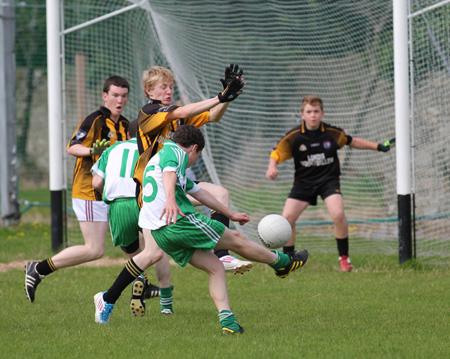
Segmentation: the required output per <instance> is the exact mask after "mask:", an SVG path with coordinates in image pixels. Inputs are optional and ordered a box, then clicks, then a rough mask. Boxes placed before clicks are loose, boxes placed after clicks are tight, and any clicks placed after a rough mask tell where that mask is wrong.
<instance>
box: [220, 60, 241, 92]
mask: <svg viewBox="0 0 450 359" xmlns="http://www.w3.org/2000/svg"><path fill="white" fill-rule="evenodd" d="M243 73H244V71H242V70H239V65H233V64H231V65H230V66H227V67H225V78H223V79H220V82H222V86H223V89H224V90H225V89H226V88H227V86H228V84H229V83H230V82H231V80H234V79H235V78H236V77H241V76H242V74H243Z"/></svg>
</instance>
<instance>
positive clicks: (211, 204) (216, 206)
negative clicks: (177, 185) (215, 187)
mask: <svg viewBox="0 0 450 359" xmlns="http://www.w3.org/2000/svg"><path fill="white" fill-rule="evenodd" d="M191 196H192V197H194V198H195V199H196V200H197V201H199V202H201V203H202V204H203V205H205V206H207V207H208V208H211V209H213V210H215V211H217V212H220V213H222V214H223V215H225V216H227V217H228V218H229V219H230V220H232V221H233V222H239V224H240V225H241V226H242V225H244V224H245V223H247V222H248V221H250V217H249V216H248V215H247V214H246V213H237V212H233V211H232V210H231V209H229V208H228V207H227V206H225V205H223V204H222V203H220V202H219V201H218V200H217V199H216V198H215V197H214V196H213V195H212V194H211V193H209V192H208V191H207V190H205V189H203V188H200V189H199V190H198V191H197V192H195V193H192V194H191Z"/></svg>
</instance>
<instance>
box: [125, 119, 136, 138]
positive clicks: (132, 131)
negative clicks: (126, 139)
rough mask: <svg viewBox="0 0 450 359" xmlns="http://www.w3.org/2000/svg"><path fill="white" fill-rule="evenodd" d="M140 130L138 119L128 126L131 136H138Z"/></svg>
mask: <svg viewBox="0 0 450 359" xmlns="http://www.w3.org/2000/svg"><path fill="white" fill-rule="evenodd" d="M137 131H138V120H137V119H136V120H134V121H131V123H130V125H129V126H128V130H127V132H128V133H129V134H130V138H134V137H136V136H137Z"/></svg>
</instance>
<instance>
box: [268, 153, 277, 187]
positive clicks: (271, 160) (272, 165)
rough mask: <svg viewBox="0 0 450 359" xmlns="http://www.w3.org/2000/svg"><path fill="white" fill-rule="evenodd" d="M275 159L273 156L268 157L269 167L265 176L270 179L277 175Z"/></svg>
mask: <svg viewBox="0 0 450 359" xmlns="http://www.w3.org/2000/svg"><path fill="white" fill-rule="evenodd" d="M277 164H278V163H277V160H276V159H275V158H273V157H270V158H269V167H268V168H267V171H266V178H267V179H268V180H269V181H270V180H274V179H276V178H277V177H278V167H277Z"/></svg>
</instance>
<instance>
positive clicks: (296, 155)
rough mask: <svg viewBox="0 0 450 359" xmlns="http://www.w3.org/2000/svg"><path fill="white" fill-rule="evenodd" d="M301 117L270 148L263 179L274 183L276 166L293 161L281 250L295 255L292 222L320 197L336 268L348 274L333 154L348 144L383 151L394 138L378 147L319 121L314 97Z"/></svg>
mask: <svg viewBox="0 0 450 359" xmlns="http://www.w3.org/2000/svg"><path fill="white" fill-rule="evenodd" d="M301 115H302V119H303V122H302V123H301V124H300V125H299V126H297V127H294V128H293V129H291V130H290V131H289V132H288V133H287V134H286V135H285V136H284V137H283V138H282V139H281V140H280V141H279V142H278V143H277V145H276V146H275V148H274V149H273V151H272V153H271V154H270V160H269V167H268V169H267V172H266V177H267V179H269V180H274V179H275V178H277V176H278V168H277V165H278V164H279V163H281V162H283V161H285V160H287V159H289V158H293V159H294V164H295V175H294V185H293V187H292V190H291V192H290V193H289V196H288V198H287V199H286V202H285V204H284V209H283V216H284V217H285V218H286V219H287V220H288V221H289V223H290V224H291V226H292V236H291V239H290V241H289V242H288V243H287V244H286V246H285V247H284V248H283V250H284V253H288V254H289V253H294V252H295V250H294V246H295V222H296V221H297V219H298V218H299V216H300V215H301V214H302V213H303V211H304V210H305V209H306V207H308V205H310V204H311V205H313V206H315V205H316V204H317V196H319V195H320V196H321V197H322V200H323V201H324V202H325V205H326V206H327V209H328V212H329V213H330V216H331V218H332V220H333V223H334V235H335V237H336V241H337V247H338V252H339V262H340V269H341V271H343V272H350V271H351V270H352V269H353V267H352V265H351V263H350V258H349V257H348V251H349V245H348V224H347V219H346V217H345V213H344V202H343V200H342V195H341V190H340V181H339V176H340V174H341V172H340V165H339V158H338V154H337V151H338V150H339V149H340V148H342V147H343V146H345V145H348V146H350V147H353V148H360V149H370V150H378V151H382V152H387V151H389V150H390V148H391V145H392V144H393V143H394V141H395V139H392V140H390V141H386V142H384V143H380V144H378V143H375V142H372V141H368V140H364V139H362V138H357V137H352V136H350V135H348V134H347V132H346V131H345V130H343V129H341V128H339V127H335V126H332V125H329V124H326V123H324V122H322V119H323V116H324V111H323V102H322V99H321V98H319V97H317V96H314V95H309V96H305V97H304V98H303V100H302V105H301Z"/></svg>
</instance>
